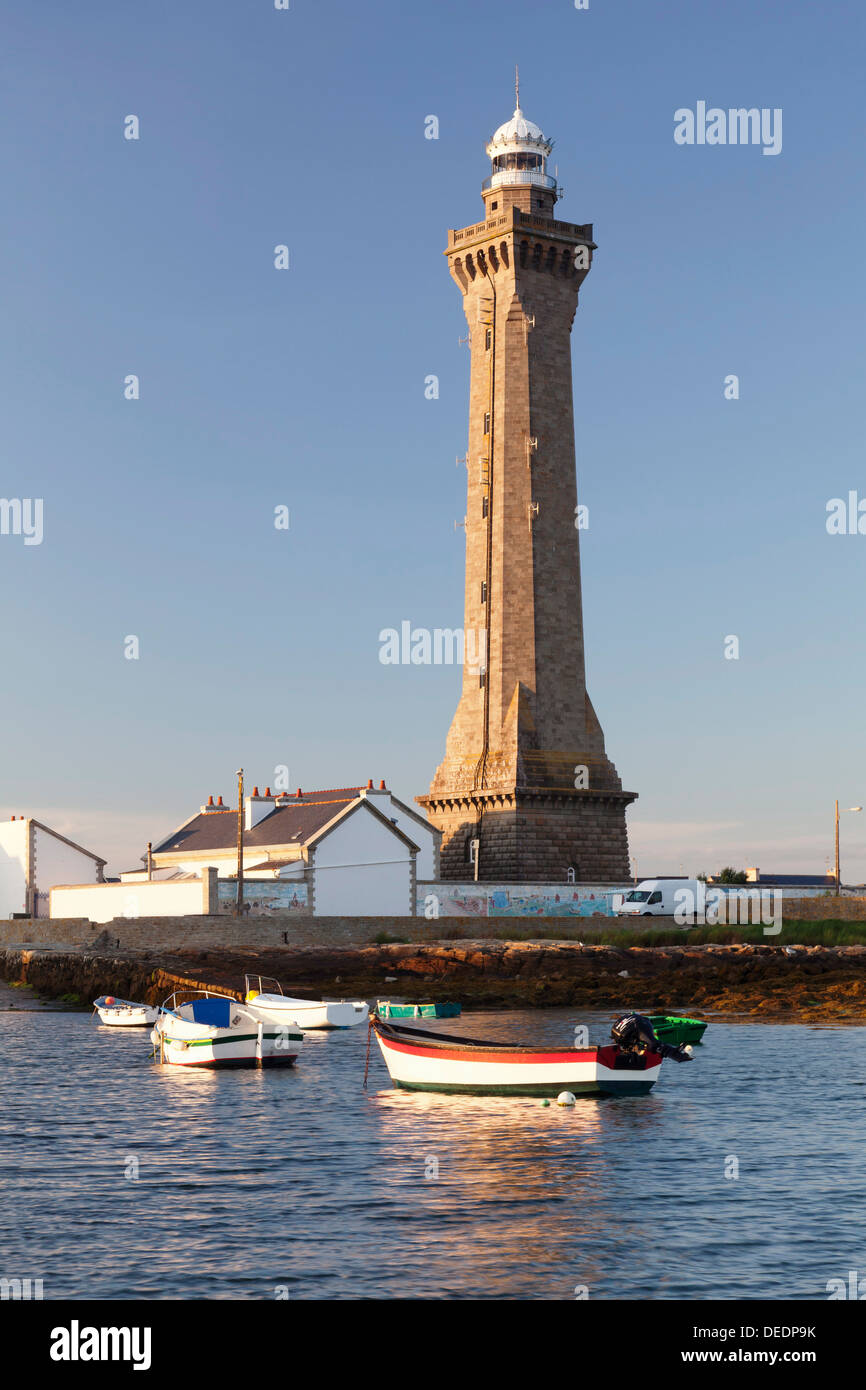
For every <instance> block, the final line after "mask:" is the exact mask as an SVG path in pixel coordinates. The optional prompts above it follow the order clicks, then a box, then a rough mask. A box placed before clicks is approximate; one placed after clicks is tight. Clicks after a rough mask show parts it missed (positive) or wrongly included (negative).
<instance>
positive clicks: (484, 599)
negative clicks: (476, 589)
mask: <svg viewBox="0 0 866 1390" xmlns="http://www.w3.org/2000/svg"><path fill="white" fill-rule="evenodd" d="M481 602H482V603H486V602H487V581H486V580H485V579H482V581H481Z"/></svg>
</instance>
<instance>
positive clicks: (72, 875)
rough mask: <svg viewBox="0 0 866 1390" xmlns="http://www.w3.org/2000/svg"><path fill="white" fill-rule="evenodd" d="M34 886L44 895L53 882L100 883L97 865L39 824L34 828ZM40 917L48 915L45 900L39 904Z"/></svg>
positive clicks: (46, 900)
mask: <svg viewBox="0 0 866 1390" xmlns="http://www.w3.org/2000/svg"><path fill="white" fill-rule="evenodd" d="M33 838H34V856H33V884H32V887H34V888H35V889H36V890H37V891H38V892H39V894H40V895H43V894H44V895H47V894H48V892H49V890H50V889H51V888H53V887H54V885H55V884H56V883H99V882H100V881H101V880H100V865H99V864H97V862H96V860H95V859H91V857H90V855H89V854H83V853H82V852H81V850H80V849H75V848H74V846H73V845H67V844H65V843H64V841H63V840H58V839H57V837H56V836H55V835H51V834H49V833H48V831H47V830H42V829H40V827H39V826H38V825H34V827H33ZM40 909H41V911H40V915H41V916H46V917H47V915H48V899H47V896H45V897H44V899H43V901H42V902H41V903H40Z"/></svg>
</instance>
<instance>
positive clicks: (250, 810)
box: [244, 787, 274, 830]
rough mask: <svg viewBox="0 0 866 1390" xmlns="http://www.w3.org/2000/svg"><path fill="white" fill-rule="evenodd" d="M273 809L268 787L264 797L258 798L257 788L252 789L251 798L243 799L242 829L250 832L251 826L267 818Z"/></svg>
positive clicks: (272, 800)
mask: <svg viewBox="0 0 866 1390" xmlns="http://www.w3.org/2000/svg"><path fill="white" fill-rule="evenodd" d="M273 809H274V798H273V797H272V796H271V789H270V787H268V788H267V790H266V791H265V794H264V796H259V789H258V787H253V794H252V796H245V797H244V829H245V830H252V828H253V826H255V825H258V823H259V821H263V820H264V818H265V816H269V815H270V814H271V811H273Z"/></svg>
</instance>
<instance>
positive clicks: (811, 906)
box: [747, 885, 866, 922]
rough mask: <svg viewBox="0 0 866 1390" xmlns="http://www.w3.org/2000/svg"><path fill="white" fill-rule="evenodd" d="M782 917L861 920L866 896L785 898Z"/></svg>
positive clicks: (815, 920) (865, 915)
mask: <svg viewBox="0 0 866 1390" xmlns="http://www.w3.org/2000/svg"><path fill="white" fill-rule="evenodd" d="M747 886H748V885H747ZM782 917H783V918H796V919H797V920H798V921H800V922H824V921H845V922H861V921H863V919H864V918H866V898H855V897H852V896H851V895H850V894H848V893H846V894H845V895H844V896H843V897H839V896H837V895H835V894H833V895H831V894H829V893H828V894H827V895H826V896H821V897H819V898H785V899H784V901H783V903H782Z"/></svg>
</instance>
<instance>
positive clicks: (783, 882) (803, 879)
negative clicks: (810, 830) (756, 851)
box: [707, 869, 836, 893]
mask: <svg viewBox="0 0 866 1390" xmlns="http://www.w3.org/2000/svg"><path fill="white" fill-rule="evenodd" d="M745 874H746V882H747V883H754V884H756V885H757V886H758V887H759V888H820V889H823V890H825V891H826V892H829V893H832V892H834V891H835V888H836V879H835V878H834V876H833V874H827V873H823V874H763V873H761V870H760V869H746V870H745ZM718 882H719V876H718V874H707V883H718Z"/></svg>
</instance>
